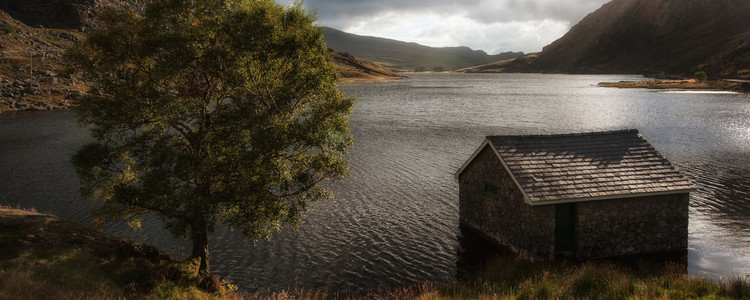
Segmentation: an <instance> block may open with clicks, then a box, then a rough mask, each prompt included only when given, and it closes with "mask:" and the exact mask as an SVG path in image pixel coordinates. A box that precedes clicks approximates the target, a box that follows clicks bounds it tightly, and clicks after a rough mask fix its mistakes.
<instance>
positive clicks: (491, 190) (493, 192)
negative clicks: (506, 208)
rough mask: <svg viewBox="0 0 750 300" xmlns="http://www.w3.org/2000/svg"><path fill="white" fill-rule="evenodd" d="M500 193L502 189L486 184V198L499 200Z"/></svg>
mask: <svg viewBox="0 0 750 300" xmlns="http://www.w3.org/2000/svg"><path fill="white" fill-rule="evenodd" d="M499 192H500V189H498V188H497V187H496V186H494V185H492V184H490V183H487V182H485V183H484V195H485V196H487V197H492V198H497V197H498V193H499Z"/></svg>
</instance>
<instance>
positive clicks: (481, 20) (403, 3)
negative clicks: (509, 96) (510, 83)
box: [276, 0, 609, 54]
mask: <svg viewBox="0 0 750 300" xmlns="http://www.w3.org/2000/svg"><path fill="white" fill-rule="evenodd" d="M276 1H277V2H278V3H281V4H289V3H291V2H292V0H276ZM606 2H609V0H429V1H428V0H305V1H304V3H303V5H304V7H305V8H306V9H307V10H314V11H317V13H318V21H319V22H320V24H321V25H323V26H329V27H333V28H336V29H339V30H343V31H346V32H349V33H354V34H359V35H370V36H378V37H385V38H392V39H397V40H402V41H407V42H416V43H420V44H424V45H428V46H433V47H448V46H468V47H470V48H473V49H481V50H484V51H486V52H487V53H489V54H497V53H500V52H506V51H523V52H525V53H530V52H538V51H541V50H542V47H544V46H546V45H548V44H549V43H551V42H553V41H554V40H556V39H557V38H559V37H561V36H562V35H563V34H565V33H566V32H567V31H568V30H569V29H570V27H571V26H573V25H575V24H576V23H577V22H578V21H580V20H581V19H582V18H583V17H584V16H586V15H587V14H588V13H591V12H593V11H594V10H596V9H598V8H599V7H601V6H602V5H603V4H604V3H606Z"/></svg>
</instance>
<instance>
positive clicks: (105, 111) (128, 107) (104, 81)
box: [66, 0, 354, 272]
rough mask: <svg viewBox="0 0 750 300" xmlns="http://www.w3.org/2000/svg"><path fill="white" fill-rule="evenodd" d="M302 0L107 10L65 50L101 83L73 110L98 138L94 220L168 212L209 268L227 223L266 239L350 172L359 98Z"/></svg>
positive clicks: (83, 175) (82, 156) (199, 1)
mask: <svg viewBox="0 0 750 300" xmlns="http://www.w3.org/2000/svg"><path fill="white" fill-rule="evenodd" d="M314 21H315V18H314V16H310V15H308V14H306V13H305V11H304V10H303V9H302V8H301V5H300V4H299V3H297V4H295V5H292V6H289V7H282V6H279V5H277V4H275V3H274V2H272V1H270V0H163V1H154V2H153V3H152V4H150V5H148V6H147V7H146V9H145V12H144V14H143V15H142V16H140V15H136V14H135V13H132V12H123V11H120V12H106V13H103V14H102V15H101V16H100V22H101V26H100V29H99V30H97V31H96V32H94V33H92V34H90V35H89V36H88V37H87V39H86V41H85V42H83V43H81V44H80V45H78V46H76V47H74V48H73V49H71V50H70V51H69V52H68V53H67V55H66V57H67V61H68V62H69V66H70V67H71V70H74V71H76V72H79V73H80V74H81V75H82V76H83V78H84V79H85V80H86V81H87V82H89V83H90V84H91V88H90V90H89V91H88V92H87V94H86V95H85V96H84V97H83V98H82V99H81V100H80V101H79V102H78V103H77V105H76V108H75V111H76V114H77V116H78V118H79V122H80V123H81V124H82V125H85V126H87V127H89V128H90V129H91V131H92V135H93V137H94V138H95V139H96V142H94V143H92V144H89V145H86V146H84V147H83V148H82V149H80V150H79V151H78V152H77V153H76V154H75V155H74V157H73V159H72V161H73V164H74V165H75V167H76V170H77V172H78V175H79V179H80V182H81V191H82V193H83V194H84V195H85V196H87V197H90V198H93V199H100V200H103V202H104V204H103V206H102V207H101V208H99V209H97V210H95V211H94V214H95V215H96V216H97V218H96V219H98V220H102V221H103V222H111V221H114V220H118V219H125V220H127V221H128V223H129V224H130V225H131V226H134V227H139V226H140V217H142V216H143V215H144V214H146V213H149V212H151V213H155V214H156V215H158V216H160V217H161V218H162V219H163V220H164V222H165V225H166V227H167V228H168V229H169V230H170V231H171V232H172V233H173V234H174V235H175V236H177V237H179V238H185V237H188V238H190V239H192V243H193V247H192V254H191V257H192V258H197V259H200V270H201V271H202V272H209V270H210V269H209V261H208V257H209V252H208V233H210V232H212V231H213V230H214V227H215V225H216V224H217V223H222V224H225V225H227V226H228V227H230V228H232V229H236V230H239V231H241V232H242V234H243V235H244V236H246V237H247V238H249V239H251V240H253V241H256V240H258V239H265V238H268V237H269V235H270V234H272V233H273V232H276V231H278V230H279V229H280V227H281V226H282V225H283V224H291V225H292V226H297V225H298V224H299V222H300V214H301V213H303V212H304V211H305V209H306V207H307V205H308V204H309V203H311V202H313V201H317V200H320V199H326V198H330V197H331V193H330V190H328V189H327V188H325V187H324V186H323V185H322V184H321V183H322V182H324V181H330V180H335V179H338V178H341V177H342V176H344V175H346V174H347V172H348V164H347V161H346V159H345V155H346V153H347V151H348V146H349V145H350V144H351V142H352V139H351V135H350V133H349V121H348V117H349V113H350V111H351V107H352V104H353V101H354V100H353V99H351V98H348V97H345V96H344V95H343V94H342V93H341V92H340V91H339V90H338V89H337V86H336V80H337V72H336V70H335V69H334V66H333V64H332V60H331V58H330V57H329V55H328V53H327V48H326V46H325V42H324V41H323V31H322V29H321V28H320V27H318V26H316V25H315V24H314Z"/></svg>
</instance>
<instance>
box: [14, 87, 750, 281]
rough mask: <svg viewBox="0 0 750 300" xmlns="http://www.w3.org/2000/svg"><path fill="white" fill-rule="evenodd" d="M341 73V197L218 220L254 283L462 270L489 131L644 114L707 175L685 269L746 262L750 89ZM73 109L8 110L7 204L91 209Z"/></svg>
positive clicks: (148, 233)
mask: <svg viewBox="0 0 750 300" xmlns="http://www.w3.org/2000/svg"><path fill="white" fill-rule="evenodd" d="M409 75H410V76H411V78H410V79H408V80H403V81H398V82H390V83H377V84H347V85H342V86H341V87H340V88H341V89H342V90H343V91H345V92H346V93H347V94H349V95H351V96H356V97H357V98H358V99H359V100H358V102H357V104H356V107H355V109H354V113H353V115H352V116H351V129H352V133H353V135H354V146H353V148H352V150H351V153H350V156H349V159H350V161H351V176H350V177H348V178H346V179H344V180H341V181H339V182H336V183H334V184H333V186H332V188H333V190H334V192H335V194H336V196H337V200H335V201H329V202H319V203H316V204H314V205H312V207H311V208H310V210H309V211H308V213H307V214H306V216H305V218H304V223H303V224H302V226H301V227H300V229H299V230H298V231H297V232H292V231H290V230H284V231H283V232H281V233H279V234H277V235H276V236H274V237H273V238H272V239H271V240H270V241H265V242H260V243H257V244H255V245H253V244H251V243H248V242H246V241H244V240H243V239H242V238H241V237H240V236H239V235H238V234H236V233H233V232H230V231H228V230H226V229H225V228H218V230H217V231H216V232H215V233H214V234H212V235H211V236H210V239H209V244H210V250H211V258H212V267H213V268H214V271H216V272H217V273H219V274H221V275H223V276H226V277H228V278H229V279H231V280H232V281H233V282H234V283H235V284H237V285H238V286H239V287H241V288H243V289H245V290H247V291H256V290H268V291H272V292H273V291H280V290H285V289H293V288H304V289H306V290H328V291H344V292H350V293H355V294H359V293H363V292H368V291H369V292H372V291H378V290H387V289H391V288H394V287H400V286H405V285H410V284H413V283H415V282H417V281H424V280H431V281H443V280H452V279H455V278H456V274H457V272H459V266H458V265H460V264H461V263H460V261H461V260H463V259H465V258H462V257H461V253H462V252H463V251H462V249H461V248H462V247H463V246H462V242H461V241H462V239H461V232H460V231H459V228H458V184H457V182H456V181H455V180H454V178H453V174H454V173H455V172H456V171H457V169H458V168H459V167H460V166H461V165H462V164H463V163H464V162H465V161H466V160H467V159H468V158H469V157H470V156H471V154H472V153H473V152H474V150H475V149H476V148H477V147H479V145H480V144H481V143H482V142H483V140H484V137H485V136H486V135H501V134H551V133H571V132H585V131H602V130H615V129H625V128H636V129H638V130H640V131H641V133H642V134H643V135H644V136H645V137H646V139H647V140H649V141H650V142H651V143H652V144H654V146H655V147H656V148H657V149H658V150H659V151H660V152H661V153H662V154H664V155H665V156H666V157H667V158H668V159H669V160H671V161H672V163H673V164H675V165H676V166H678V167H679V168H680V169H681V170H682V171H683V172H684V173H685V174H686V175H687V176H689V177H690V178H691V179H693V180H694V181H695V182H696V184H697V185H698V191H697V192H695V193H693V194H691V200H690V227H689V250H688V272H689V273H690V274H692V275H696V276H705V277H709V278H715V279H716V278H726V277H728V276H729V277H731V276H744V275H745V274H750V217H749V216H750V176H748V175H747V174H750V96H748V95H746V94H725V93H702V92H689V93H688V92H679V91H677V92H675V91H667V92H665V91H655V90H634V89H612V88H601V87H597V86H596V84H597V83H598V82H601V81H619V80H637V79H641V78H640V77H638V76H620V75H616V76H615V75H606V76H601V75H596V76H589V75H541V74H409ZM89 140H90V138H89V137H88V133H87V131H86V130H83V129H80V128H79V127H78V126H77V124H76V121H75V118H74V116H73V114H72V113H71V112H70V111H52V112H20V113H4V114H0V204H4V205H11V206H19V207H22V208H30V207H34V208H36V209H37V210H39V211H42V212H49V213H54V214H57V215H59V216H61V217H64V218H67V219H70V220H74V221H77V222H83V223H86V222H89V221H90V216H89V211H90V209H91V208H93V207H96V205H97V203H96V202H92V201H89V200H84V199H82V198H81V197H80V195H79V193H78V182H77V179H76V174H75V171H74V170H73V168H72V166H71V165H70V163H69V160H70V155H71V154H72V153H73V152H74V151H75V150H77V149H78V148H79V147H80V146H81V145H83V144H84V143H86V142H87V141H89ZM143 227H144V229H143V230H141V231H132V230H130V229H129V228H127V227H126V226H124V225H123V224H113V225H110V226H107V227H106V228H105V230H106V231H107V232H110V233H113V234H115V235H118V236H121V237H126V238H131V239H135V240H138V241H141V242H147V243H151V244H154V245H156V246H158V247H159V248H161V249H163V250H164V251H166V252H168V253H170V254H172V255H175V256H177V257H184V256H185V255H186V254H187V253H189V251H190V246H189V243H187V242H186V241H178V240H175V239H173V238H172V237H171V236H170V235H169V234H168V233H167V232H166V231H165V230H163V229H162V228H161V223H160V222H159V221H158V219H156V218H147V219H146V220H145V221H144V223H143Z"/></svg>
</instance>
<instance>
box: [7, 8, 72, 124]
mask: <svg viewBox="0 0 750 300" xmlns="http://www.w3.org/2000/svg"><path fill="white" fill-rule="evenodd" d="M82 38H83V35H82V34H80V33H78V32H75V31H72V30H66V29H45V28H34V27H29V26H26V25H25V24H23V23H21V22H19V21H17V20H15V19H13V18H11V17H10V16H9V15H8V14H6V13H5V12H3V11H0V112H3V111H13V110H43V109H54V108H65V107H70V105H71V102H72V101H74V100H75V99H77V98H78V97H80V96H81V95H82V92H83V91H85V89H86V86H85V85H84V84H83V82H81V81H79V80H76V79H75V78H71V77H70V76H62V75H61V73H62V72H63V66H62V63H61V58H62V55H63V52H64V50H65V49H66V48H67V47H70V46H72V45H73V44H74V43H77V42H79V41H80V40H81V39H82Z"/></svg>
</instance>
